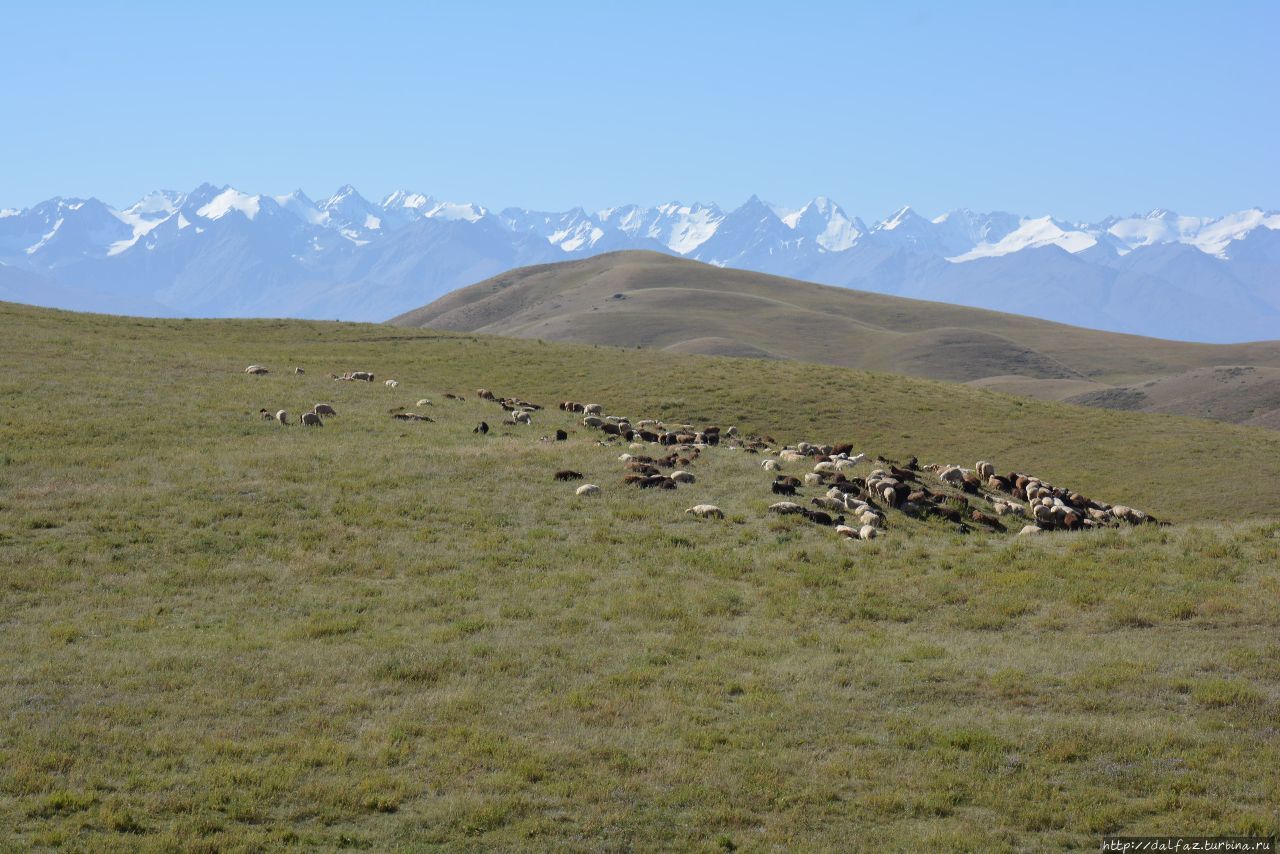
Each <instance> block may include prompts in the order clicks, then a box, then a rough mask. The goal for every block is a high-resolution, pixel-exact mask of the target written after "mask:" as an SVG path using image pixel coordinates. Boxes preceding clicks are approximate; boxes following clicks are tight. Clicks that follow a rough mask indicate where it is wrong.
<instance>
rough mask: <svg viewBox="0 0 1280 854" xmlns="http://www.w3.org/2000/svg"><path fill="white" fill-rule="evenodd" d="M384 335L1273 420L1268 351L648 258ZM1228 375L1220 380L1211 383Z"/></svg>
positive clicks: (426, 318) (1275, 402)
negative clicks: (754, 364) (483, 337)
mask: <svg viewBox="0 0 1280 854" xmlns="http://www.w3.org/2000/svg"><path fill="white" fill-rule="evenodd" d="M390 322H391V323H392V324H394V325H399V326H422V327H431V328H435V329H447V330H453V331H467V332H480V333H484V334H489V335H506V336H515V337H521V338H539V339H544V340H549V341H573V342H579V343H589V344H608V345H614V346H621V347H645V348H652V349H662V350H671V351H674V352H679V353H706V354H713V355H738V356H754V357H759V358H775V359H795V360H800V361H805V362H814V363H822V364H828V365H841V366H845V367H855V368H861V369H865V370H872V371H882V372H891V373H899V374H907V375H909V376H918V377H927V378H930V379H940V380H948V381H952V382H960V383H965V382H970V383H978V384H981V385H985V386H989V387H992V388H997V389H1001V390H1005V391H1009V392H1011V393H1015V394H1023V395H1028V396H1031V397H1036V398H1040V399H1045V400H1060V401H1069V402H1075V403H1082V404H1086V405H1093V406H1103V407H1113V408H1122V409H1129V410H1139V411H1152V412H1165V413H1176V414H1186V415H1195V416H1198V417H1207V418H1214V419H1217V420H1223V421H1232V422H1250V423H1254V424H1258V425H1261V426H1274V425H1275V424H1276V423H1278V421H1280V414H1278V413H1280V399H1278V396H1277V394H1276V388H1275V382H1276V380H1275V376H1276V372H1277V370H1280V342H1257V343H1250V344H1229V345H1209V344H1193V343H1187V342H1181V341H1168V340H1162V339H1156V338H1143V337H1140V336H1133V335H1122V334H1118V333H1110V332H1101V331H1096V330H1089V329H1082V328H1079V327H1072V326H1065V325H1063V324H1058V323H1052V322H1049V321H1044V320H1039V319H1035V318H1030V317H1023V316H1018V315H1009V314H1001V313H997V312H991V311H986V310H983V309H974V308H967V307H963V306H956V305H948V304H943V303H934V302H925V301H920V300H911V299H904V298H901V297H892V296H886V295H883V294H875V293H868V292H864V291H854V290H849V289H845V288H835V287H829V286H825V285H817V284H813V283H809V282H801V281H796V280H794V279H784V278H780V277H777V276H769V275H765V274H761V273H752V272H747V271H743V270H733V269H725V268H721V267H716V266H713V265H708V264H701V263H697V262H693V261H688V260H685V259H680V258H674V257H670V256H667V255H663V254H659V253H651V252H618V253H610V254H606V255H600V256H596V257H594V258H589V259H586V260H582V261H571V262H563V263H559V264H548V265H542V266H535V267H526V268H522V269H518V270H512V271H510V272H507V273H503V274H501V275H499V276H495V277H493V278H491V279H487V280H485V281H483V282H480V283H478V284H475V285H472V286H470V287H467V288H463V289H461V290H458V291H454V292H453V293H450V294H448V295H446V296H444V297H441V298H440V299H438V300H436V301H435V302H433V303H431V304H430V305H427V306H425V307H423V308H420V309H417V310H415V311H411V312H408V313H406V314H403V315H400V316H398V317H396V318H394V319H393V320H391V321H390ZM1227 376H1231V377H1233V379H1232V380H1231V381H1229V382H1224V381H1223V378H1224V377H1227ZM1152 383H1155V385H1151V384H1152Z"/></svg>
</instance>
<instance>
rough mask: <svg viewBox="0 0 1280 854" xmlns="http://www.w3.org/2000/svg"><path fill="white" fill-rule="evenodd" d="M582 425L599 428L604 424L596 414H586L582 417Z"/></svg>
mask: <svg viewBox="0 0 1280 854" xmlns="http://www.w3.org/2000/svg"><path fill="white" fill-rule="evenodd" d="M582 426H583V427H595V428H596V429H599V428H601V427H603V426H604V419H603V418H601V417H600V416H598V415H588V416H586V417H585V418H583V419H582Z"/></svg>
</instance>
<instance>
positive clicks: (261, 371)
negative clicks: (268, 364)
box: [244, 365, 271, 377]
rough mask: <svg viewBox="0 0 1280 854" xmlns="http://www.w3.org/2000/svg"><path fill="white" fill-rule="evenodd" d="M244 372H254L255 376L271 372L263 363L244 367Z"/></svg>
mask: <svg viewBox="0 0 1280 854" xmlns="http://www.w3.org/2000/svg"><path fill="white" fill-rule="evenodd" d="M244 372H245V373H246V374H253V375H254V376H255V377H260V376H262V375H263V374H269V373H271V372H270V371H268V370H267V369H266V368H264V367H262V365H250V366H249V367H247V368H245V369H244Z"/></svg>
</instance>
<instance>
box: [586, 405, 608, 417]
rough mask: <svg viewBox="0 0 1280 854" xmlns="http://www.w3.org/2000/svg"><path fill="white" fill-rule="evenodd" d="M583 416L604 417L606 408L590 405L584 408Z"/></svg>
mask: <svg viewBox="0 0 1280 854" xmlns="http://www.w3.org/2000/svg"><path fill="white" fill-rule="evenodd" d="M582 414H583V415H596V416H601V415H604V407H603V406H602V405H600V404H599V403H588V404H586V405H585V406H583V407H582Z"/></svg>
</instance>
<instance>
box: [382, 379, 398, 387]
mask: <svg viewBox="0 0 1280 854" xmlns="http://www.w3.org/2000/svg"><path fill="white" fill-rule="evenodd" d="M384 385H385V386H386V387H387V388H398V387H399V386H400V383H398V382H396V381H395V380H387V381H386V382H385V383H384Z"/></svg>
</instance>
